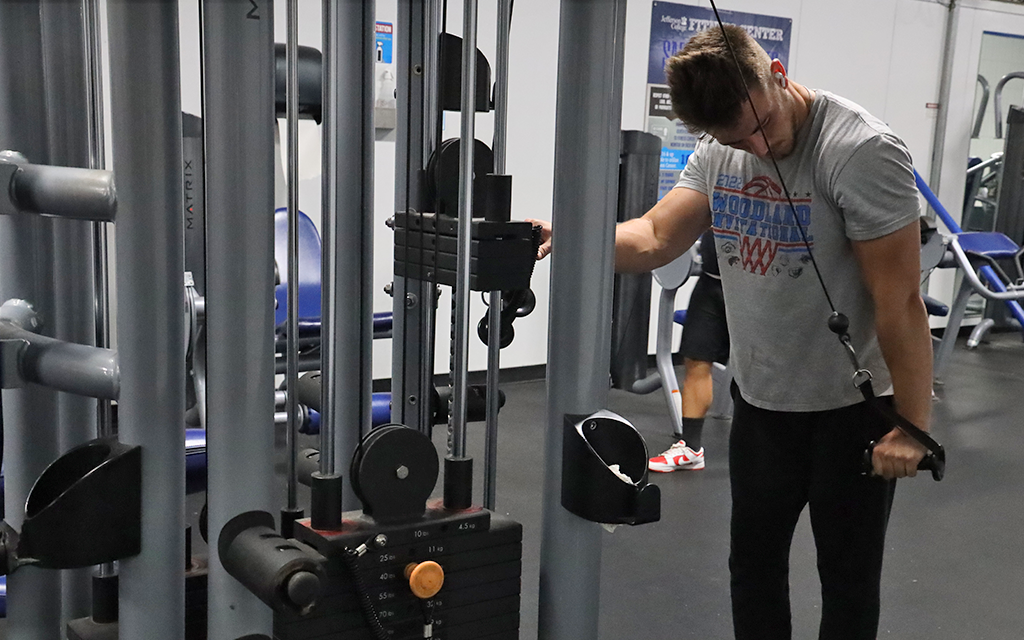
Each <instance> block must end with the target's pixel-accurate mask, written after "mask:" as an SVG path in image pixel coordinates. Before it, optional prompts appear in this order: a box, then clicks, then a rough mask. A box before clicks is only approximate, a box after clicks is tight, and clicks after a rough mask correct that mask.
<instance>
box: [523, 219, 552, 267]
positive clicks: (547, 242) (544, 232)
mask: <svg viewBox="0 0 1024 640" xmlns="http://www.w3.org/2000/svg"><path fill="white" fill-rule="evenodd" d="M526 221H527V222H529V223H531V224H534V225H536V226H538V227H540V247H538V248H537V259H538V260H543V259H544V258H546V257H548V254H549V253H551V223H550V222H548V221H547V220H534V219H533V218H527V219H526Z"/></svg>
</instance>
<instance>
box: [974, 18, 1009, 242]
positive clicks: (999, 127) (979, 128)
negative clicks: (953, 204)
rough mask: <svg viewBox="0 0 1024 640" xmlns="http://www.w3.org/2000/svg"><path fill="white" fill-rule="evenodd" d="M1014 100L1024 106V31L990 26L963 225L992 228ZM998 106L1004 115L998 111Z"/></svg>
mask: <svg viewBox="0 0 1024 640" xmlns="http://www.w3.org/2000/svg"><path fill="white" fill-rule="evenodd" d="M1010 105H1017V106H1022V105H1024V35H1015V34H1009V33H996V32H992V31H986V32H984V33H983V34H982V39H981V57H980V59H979V61H978V80H977V83H976V85H975V93H974V111H973V113H972V121H971V146H970V153H969V157H968V165H967V171H968V174H967V175H968V179H967V192H966V194H965V201H964V210H963V217H962V226H963V228H964V229H965V230H969V231H992V230H993V229H994V228H995V217H996V215H997V211H996V209H997V207H996V203H997V200H998V194H999V176H1000V168H1001V167H1000V165H1001V160H1002V153H1003V146H1004V144H1005V140H1004V138H1005V135H1006V114H1007V112H1008V110H1009V107H1010ZM997 110H998V114H999V115H998V117H997V115H996V113H997Z"/></svg>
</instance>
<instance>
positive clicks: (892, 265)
mask: <svg viewBox="0 0 1024 640" xmlns="http://www.w3.org/2000/svg"><path fill="white" fill-rule="evenodd" d="M852 244H853V252H854V255H856V256H857V262H858V264H859V265H860V270H861V275H862V276H863V278H864V283H865V284H866V285H867V287H868V290H869V291H870V292H871V296H872V298H873V299H874V301H875V305H876V306H878V305H885V304H887V303H900V302H906V299H907V297H908V296H909V297H913V296H915V295H919V287H920V281H921V233H920V227H919V225H918V224H917V222H916V221H915V222H914V223H913V224H908V225H906V226H904V227H903V228H901V229H898V230H896V231H893V232H892V233H889V234H887V235H884V236H882V237H880V238H874V239H872V240H860V241H853V243H852Z"/></svg>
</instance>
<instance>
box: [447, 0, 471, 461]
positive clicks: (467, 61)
mask: <svg viewBox="0 0 1024 640" xmlns="http://www.w3.org/2000/svg"><path fill="white" fill-rule="evenodd" d="M476 10H477V0H465V2H463V4H462V105H461V106H462V122H461V127H460V129H461V130H460V132H459V133H460V134H461V135H460V136H459V139H460V144H459V253H458V262H457V270H456V276H455V282H456V284H455V287H454V289H453V290H452V297H453V298H454V299H453V300H452V363H451V364H452V366H451V378H452V405H451V407H450V408H449V412H448V453H449V454H450V455H451V456H452V457H455V458H464V457H465V456H466V407H467V402H468V401H467V398H466V393H467V391H468V381H467V377H468V376H469V294H470V289H469V283H470V280H469V276H470V270H469V260H470V255H469V254H470V251H471V247H472V242H473V148H474V141H475V140H476V14H477V11H476Z"/></svg>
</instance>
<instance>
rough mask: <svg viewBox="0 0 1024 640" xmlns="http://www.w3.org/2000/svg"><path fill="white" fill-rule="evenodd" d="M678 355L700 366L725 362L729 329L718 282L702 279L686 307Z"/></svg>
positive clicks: (698, 281)
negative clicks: (706, 363) (707, 363)
mask: <svg viewBox="0 0 1024 640" xmlns="http://www.w3.org/2000/svg"><path fill="white" fill-rule="evenodd" d="M679 354H680V355H681V356H683V357H684V358H689V359H691V360H699V361H701V362H718V363H720V364H726V363H727V362H728V361H729V329H728V326H727V325H726V322H725V298H724V297H723V295H722V281H721V280H718V279H716V278H712V277H711V276H708V275H702V276H700V278H699V279H698V280H697V285H696V286H695V287H694V288H693V293H692V294H691V295H690V302H689V303H688V304H687V307H686V323H685V324H684V325H683V339H682V341H681V342H680V344H679Z"/></svg>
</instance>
